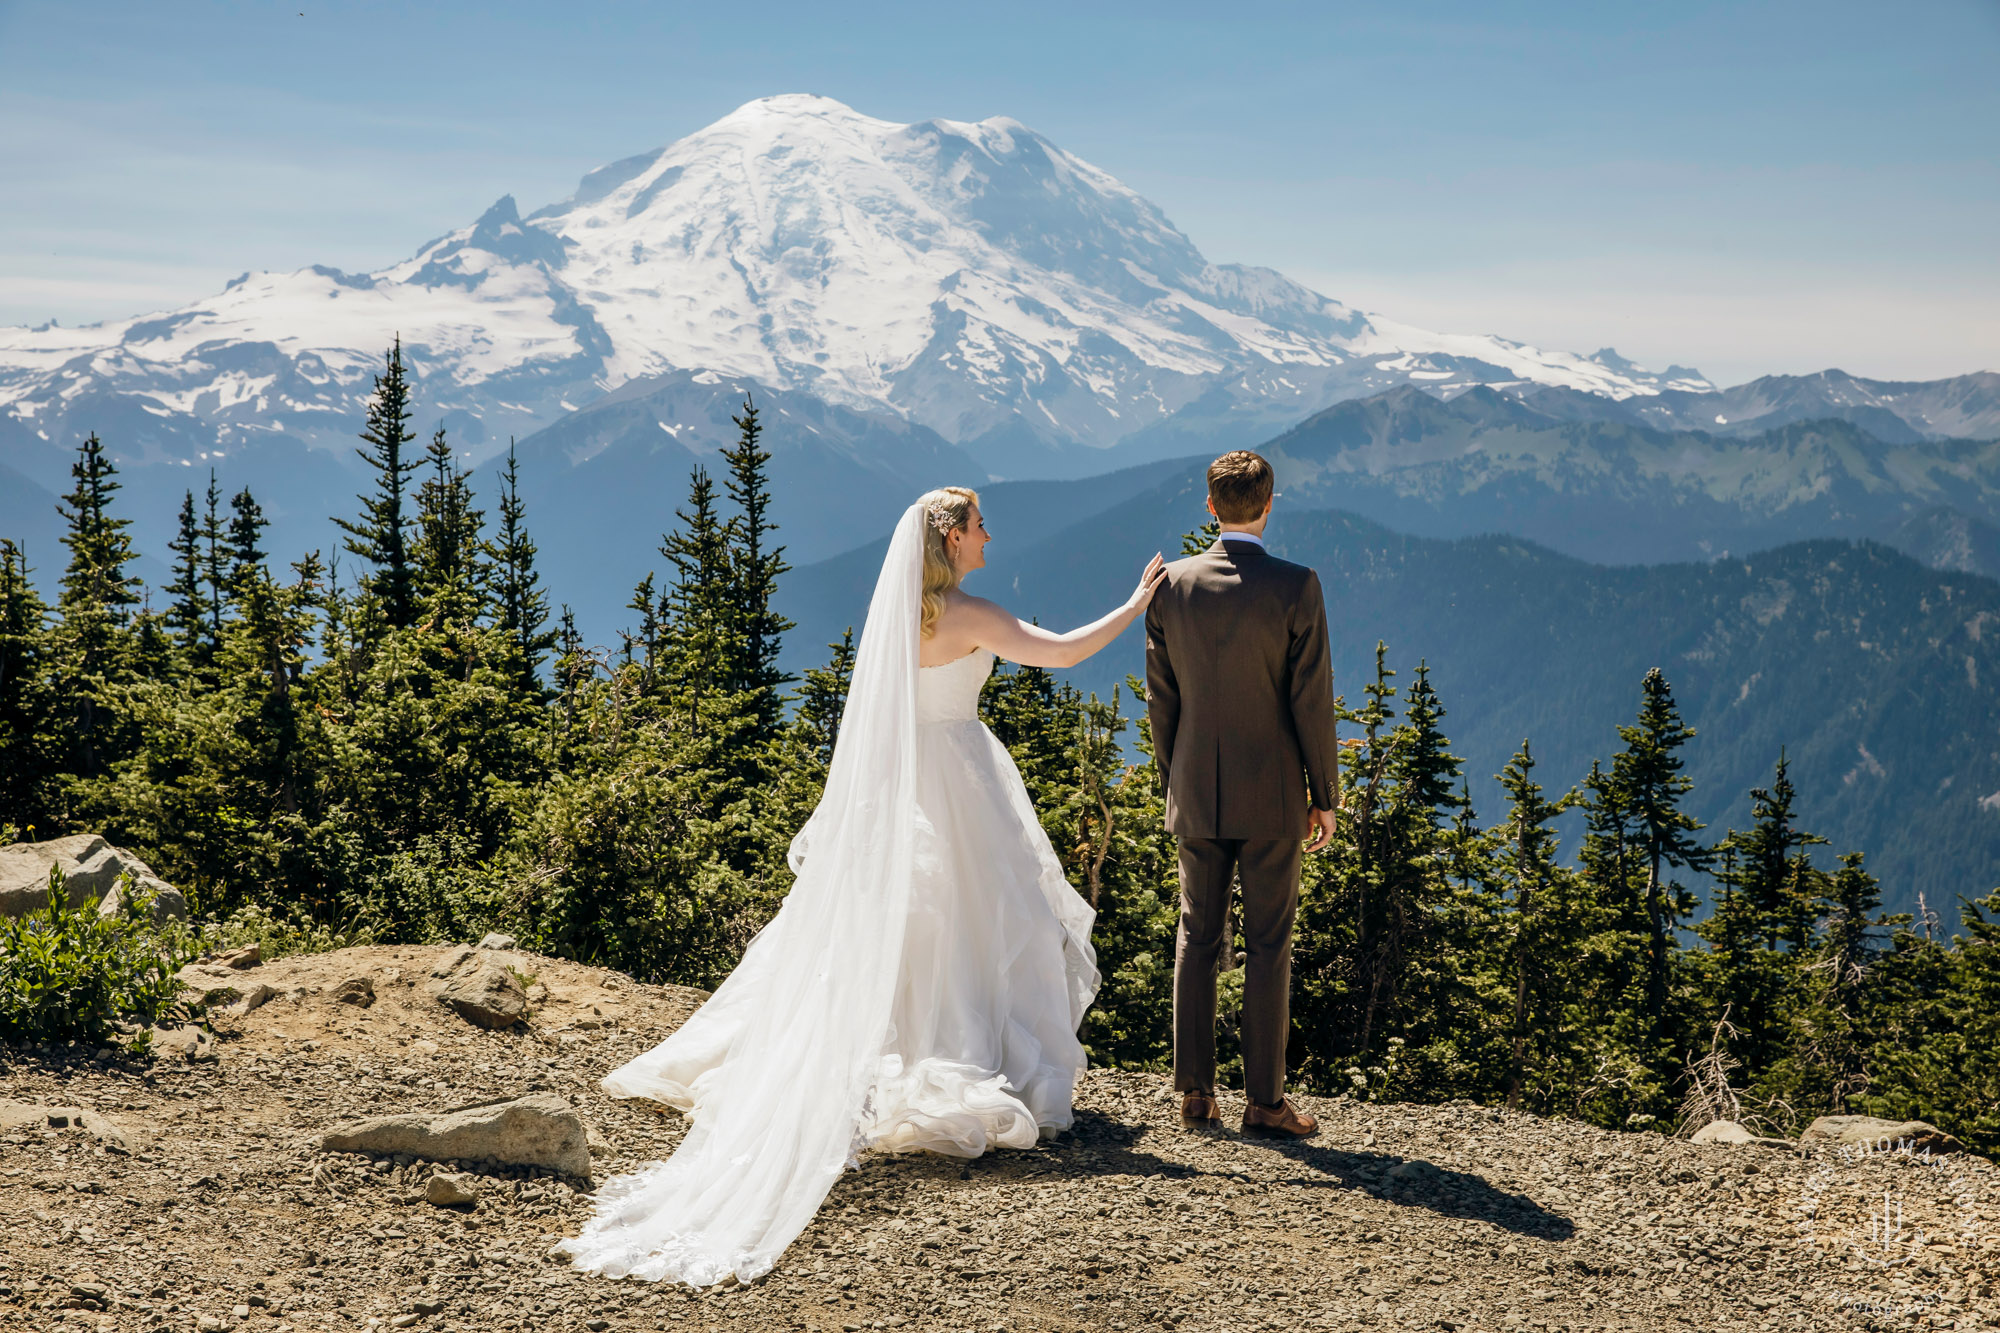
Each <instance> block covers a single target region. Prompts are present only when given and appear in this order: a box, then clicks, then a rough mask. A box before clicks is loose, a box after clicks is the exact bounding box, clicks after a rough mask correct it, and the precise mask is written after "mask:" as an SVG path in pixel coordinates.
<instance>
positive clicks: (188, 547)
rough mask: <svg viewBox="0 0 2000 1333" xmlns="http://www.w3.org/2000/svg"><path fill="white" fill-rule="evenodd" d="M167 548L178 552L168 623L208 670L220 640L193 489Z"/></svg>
mask: <svg viewBox="0 0 2000 1333" xmlns="http://www.w3.org/2000/svg"><path fill="white" fill-rule="evenodd" d="M167 549H168V550H169V551H172V552H173V553H174V581H173V582H172V583H170V584H168V585H167V593H168V595H169V596H170V597H172V598H173V604H172V606H171V607H170V608H169V610H168V612H167V623H168V624H169V625H170V626H172V627H173V630H174V634H175V637H176V638H177V639H178V640H179V644H180V649H181V652H182V653H183V654H184V655H185V656H186V658H187V660H188V662H189V663H190V664H191V665H192V666H193V667H194V668H195V669H196V670H197V671H205V670H207V669H208V667H209V665H210V664H211V663H213V662H214V660H215V649H216V640H215V639H214V638H213V637H212V634H213V625H214V621H213V619H212V618H211V614H210V608H209V593H208V590H207V588H206V587H205V586H204V584H203V580H202V570H203V565H204V563H205V562H204V558H203V557H204V555H205V551H204V548H203V544H202V534H201V525H200V522H199V520H198V519H197V518H196V515H195V507H194V492H193V491H189V492H187V495H186V497H185V498H184V499H183V500H182V501H181V515H180V532H179V535H178V536H176V537H175V538H174V540H172V541H170V542H168V543H167Z"/></svg>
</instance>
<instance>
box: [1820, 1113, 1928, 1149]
mask: <svg viewBox="0 0 2000 1333" xmlns="http://www.w3.org/2000/svg"><path fill="white" fill-rule="evenodd" d="M1799 1144H1800V1146H1801V1147H1843V1148H1868V1149H1872V1150H1874V1151H1877V1152H1892V1151H1895V1150H1896V1149H1899V1148H1900V1149H1906V1150H1908V1151H1910V1152H1926V1151H1928V1152H1934V1153H1938V1152H1957V1151H1958V1150H1959V1149H1960V1148H1962V1147H1964V1145H1963V1144H1961V1143H1960V1142H1959V1141H1958V1140H1957V1139H1955V1138H1953V1137H1952V1136H1951V1135H1949V1134H1947V1133H1945V1132H1944V1131H1943V1130H1941V1129H1939V1128H1938V1127H1937V1126H1936V1125H1933V1124H1931V1123H1930V1122H1928V1121H1925V1120H1878V1119H1877V1118H1875V1117H1874V1116H1872V1115H1823V1116H1821V1117H1820V1118H1819V1119H1817V1120H1815V1121H1813V1122H1812V1124H1810V1125H1808V1126H1806V1132H1805V1133H1803V1134H1801V1135H1799Z"/></svg>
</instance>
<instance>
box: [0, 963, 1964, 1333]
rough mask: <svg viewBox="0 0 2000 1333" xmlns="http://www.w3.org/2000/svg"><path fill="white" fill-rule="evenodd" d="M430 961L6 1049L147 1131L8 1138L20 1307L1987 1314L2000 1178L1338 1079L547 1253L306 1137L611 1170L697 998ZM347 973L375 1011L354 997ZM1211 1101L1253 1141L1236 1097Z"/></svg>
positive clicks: (1758, 1316)
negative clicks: (445, 984)
mask: <svg viewBox="0 0 2000 1333" xmlns="http://www.w3.org/2000/svg"><path fill="white" fill-rule="evenodd" d="M444 954H445V951H443V950H440V949H437V948H367V949H350V950H343V951H340V952H338V953H332V954H324V955H318V956H313V957H306V958H297V959H282V960H279V961H277V962H274V963H270V964H266V965H265V966H263V967H259V968H255V969H252V970H250V972H248V973H246V976H248V977H251V978H254V980H256V981H258V982H261V983H263V984H266V985H269V986H270V987H272V989H273V991H274V992H275V997H274V998H272V999H271V1000H269V1001H268V1002H266V1003H265V1004H263V1005H262V1006H261V1007H259V1008H257V1009H255V1010H253V1011H251V1012H249V1013H247V1014H241V1015H225V1016H222V1017H220V1018H218V1019H217V1020H216V1024H215V1026H216V1031H217V1040H216V1041H215V1042H213V1043H212V1047H213V1049H214V1050H215V1051H216V1053H217V1054H216V1058H215V1059H214V1060H212V1061H204V1062H199V1063H192V1064H190V1063H183V1062H180V1061H177V1060H169V1059H161V1060H156V1061H133V1060H124V1059H119V1058H116V1057H109V1056H107V1057H106V1058H104V1059H101V1060H100V1059H98V1058H97V1054H96V1053H95V1052H91V1051H83V1050H76V1049H59V1050H53V1051H23V1050H12V1051H8V1050H4V1049H0V1060H4V1062H5V1063H4V1065H0V1084H4V1087H0V1096H4V1097H7V1098H11V1099H14V1100H15V1101H18V1102H24V1103H30V1104H37V1105H41V1106H46V1107H78V1108H87V1109H88V1110H90V1111H94V1112H96V1113H97V1116H98V1117H100V1118H109V1119H110V1120H111V1121H113V1122H114V1123H115V1124H116V1126H117V1127H118V1128H119V1129H120V1130H121V1131H122V1132H123V1135H124V1142H125V1143H126V1145H127V1146H128V1148H129V1151H127V1152H120V1151H118V1150H117V1149H116V1148H115V1147H108V1146H106V1141H105V1140H104V1139H102V1138H100V1137H98V1136H97V1135H96V1134H94V1133H93V1132H91V1131H90V1130H89V1129H88V1128H81V1127H78V1126H76V1125H73V1124H70V1125H64V1126H62V1127H56V1126H53V1125H49V1124H46V1123H36V1122H35V1119H34V1117H32V1116H29V1117H26V1123H22V1118H21V1117H13V1118H10V1119H9V1120H8V1121H7V1126H8V1127H7V1128H5V1129H4V1131H0V1327H4V1328H23V1329H34V1330H37V1331H38V1333H39V1331H40V1330H47V1329H71V1328H77V1329H102V1330H148V1329H155V1328H160V1329H190V1330H197V1331H199V1330H210V1331H211V1333H213V1331H215V1330H222V1329H238V1328H240V1329H243V1330H246V1331H247V1333H262V1331H264V1330H269V1331H270V1333H287V1330H300V1331H301V1333H304V1331H306V1330H322V1329H325V1330H335V1329H338V1330H349V1329H360V1330H366V1329H369V1328H371V1327H378V1328H398V1327H411V1328H420V1329H425V1330H444V1329H450V1330H463V1331H466V1333H471V1331H473V1330H477V1331H478V1333H485V1331H486V1330H505V1329H521V1330H536V1331H537V1333H539V1331H540V1330H569V1329H586V1330H669V1329H671V1330H681V1329H740V1330H746V1331H751V1330H759V1331H760V1330H763V1329H815V1330H856V1329H864V1328H865V1329H873V1328H900V1329H908V1330H980V1331H981V1333H990V1331H991V1330H996V1329H1001V1330H1030V1329H1047V1330H1068V1329H1135V1330H1136V1329H1140V1328H1155V1327H1162V1326H1170V1327H1178V1328H1181V1329H1187V1330H1237V1329H1264V1328H1270V1329H1294V1328H1306V1329H1322V1328H1323V1329H1359V1328H1364V1327H1369V1328H1425V1329H1448V1330H1456V1329H1480V1330H1486V1329H1491V1330H1508V1329H1535V1330H1550V1331H1551V1333H1554V1331H1557V1330H1565V1329H1609V1328H1629V1329H1646V1330H1649V1331H1650V1330H1654V1329H1659V1328H1669V1329H1681V1328H1689V1329H1714V1328H1720V1327H1731V1328H1738V1329H1749V1330H1788V1329H1806V1328H1812V1329H1817V1328H1854V1327H1866V1326H1870V1325H1871V1324H1873V1325H1879V1326H1881V1327H1912V1326H1915V1325H1916V1324H1919V1323H1921V1324H1922V1325H1923V1326H1925V1327H1947V1328H1951V1327H1956V1328H1975V1327H2000V1318H1996V1316H1995V1315H1994V1314H1993V1312H1994V1311H1995V1310H2000V1299H1997V1298H1996V1289H1995V1273H1996V1256H1997V1255H2000V1249H1996V1240H2000V1212H1996V1210H1995V1204H1996V1201H2000V1194H1996V1192H1995V1190H1994V1188H1993V1186H1994V1167H1993V1166H1992V1165H1991V1164H1990V1163H1987V1162H1984V1161H1981V1160H1979V1159H1975V1158H1969V1157H1968V1158H1962V1159H1954V1160H1953V1161H1952V1162H1951V1163H1950V1164H1949V1166H1948V1167H1946V1168H1940V1167H1939V1166H1938V1165H1937V1164H1936V1163H1935V1162H1932V1163H1921V1162H1916V1161H1913V1160H1911V1159H1908V1158H1901V1159H1899V1158H1898V1157H1897V1156H1896V1155H1894V1154H1885V1155H1876V1156H1873V1157H1864V1158H1860V1159H1843V1158H1841V1157H1839V1156H1838V1155H1834V1154H1825V1153H1822V1154H1819V1155H1806V1154H1797V1153H1786V1152H1782V1151H1774V1150H1770V1149H1757V1148H1748V1147H1725V1146H1696V1145H1692V1144H1688V1143H1684V1142H1678V1141H1665V1140H1661V1139H1659V1138H1657V1137H1652V1136H1644V1135H1635V1134H1623V1135H1621V1134H1611V1133H1606V1132H1604V1131H1600V1130H1596V1129H1591V1128H1588V1127H1586V1126H1582V1125H1577V1124H1573V1123H1569V1122H1564V1121H1544V1120H1538V1119H1535V1118H1533V1117H1529V1116H1521V1115H1513V1114H1509V1113H1505V1112H1501V1111H1495V1110H1490V1109H1488V1108H1484V1107H1478V1106H1473V1105H1470V1104H1457V1105H1449V1106H1428V1107H1418V1106H1399V1105H1368V1104H1362V1103H1356V1102H1353V1101H1350V1100H1346V1099H1331V1100H1316V1099H1306V1104H1307V1105H1308V1106H1309V1107H1310V1108H1311V1109H1312V1110H1313V1111H1314V1112H1315V1113H1316V1114H1318V1115H1319V1116H1320V1117H1321V1120H1322V1124H1323V1125H1324V1129H1323V1130H1322V1133H1321V1136H1320V1137H1319V1138H1318V1139H1317V1140H1314V1141H1312V1142H1310V1143H1307V1144H1273V1143H1270V1142H1268V1141H1265V1140H1260V1139H1247V1138H1243V1137H1240V1136H1238V1135H1236V1134H1235V1133H1233V1132H1226V1133H1222V1134H1217V1135H1213V1136H1209V1135H1194V1134H1189V1133H1186V1132H1184V1131H1183V1130H1181V1129H1180V1127H1179V1124H1178V1120H1177V1118H1176V1115H1175V1112H1176V1109H1177V1103H1176V1101H1175V1099H1174V1097H1173V1096H1172V1094H1171V1092H1170V1090H1169V1088H1168V1086H1167V1083H1166V1080H1165V1079H1163V1078H1161V1077H1159V1076H1156V1075H1149V1074H1131V1073H1120V1072H1113V1071H1092V1072H1091V1073H1090V1074H1088V1075H1086V1077H1085V1079H1084V1082H1083V1085H1082V1086H1081V1088H1080V1089H1079V1090H1078V1110H1079V1114H1078V1120H1077V1125H1076V1128H1075V1130H1074V1131H1073V1132H1071V1133H1070V1134H1068V1135H1065V1136H1063V1137H1062V1138H1060V1139H1058V1140H1056V1141H1055V1142H1053V1143H1050V1144H1046V1145H1044V1146H1042V1147H1041V1148H1038V1149H1035V1150H1032V1151H1027V1152H1001V1153H996V1154H994V1155H992V1156H989V1157H986V1158H981V1159H978V1160H976V1161H972V1162H969V1163H967V1162H959V1161H956V1160H948V1159H944V1158H938V1157H930V1156H914V1157H903V1158H877V1159H871V1160H868V1161H866V1162H865V1163H864V1164H863V1167H862V1169H861V1170H860V1171H857V1172H850V1173H848V1174H847V1175H846V1176H844V1177H843V1178H842V1179H841V1181H840V1183H839V1184H838V1185H837V1186H836V1188H835V1189H834V1191H833V1193H832V1195H831V1196H830V1197H829V1198H828V1200H827V1203H826V1205H825V1207H824V1208H823V1209H822V1210H821V1212H820V1215H819V1217H818V1219H817V1220H816V1221H815V1223H814V1224H813V1226H812V1227H811V1228H810V1229H809V1230H808V1231H807V1232H806V1233H805V1235H804V1236H802V1237H801V1238H800V1239H799V1241H798V1242H797V1243H796V1244H795V1245H794V1246H793V1248H792V1249H791V1251H790V1252H789V1253H788V1254H787V1255H786V1256H785V1258H784V1259H783V1261H781V1263H780V1264H779V1266H778V1268H777V1270H776V1271H775V1272H773V1273H772V1274H771V1275H770V1276H769V1277H768V1278H766V1279H765V1280H764V1281H762V1282H759V1283H756V1284H753V1285H751V1286H749V1287H747V1288H736V1289H732V1290H727V1291H716V1292H703V1293H695V1292H690V1291H687V1290H685V1289H683V1288H675V1287H661V1286H657V1285H649V1284H645V1283H637V1282H629V1281H628V1282H610V1281H606V1280H604V1279H601V1278H597V1277H592V1276H588V1275H585V1274H580V1273H576V1272H574V1271H573V1270H571V1269H569V1268H568V1267H567V1266H566V1265H565V1264H564V1263H562V1262H561V1261H559V1260H556V1259H552V1258H550V1257H549V1255H548V1253H547V1251H548V1248H549V1246H550V1245H551V1244H553V1243H554V1241H556V1240H557V1239H558V1238H560V1237H562V1236H566V1235H572V1234H574V1233H575V1231H576V1228H577V1226H578V1224H579V1223H580V1221H581V1219H582V1218H583V1217H584V1216H585V1215H586V1213H587V1212H588V1209H589V1205H590V1197H589V1194H588V1190H589V1188H590V1184H589V1182H588V1181H584V1180H579V1179H565V1178H561V1177H557V1176H554V1175H552V1174H550V1173H548V1172H540V1171H535V1170H530V1169H526V1168H505V1167H496V1166H493V1165H492V1164H481V1163H457V1164H453V1165H452V1166H450V1167H448V1168H446V1169H448V1170H452V1171H454V1172H455V1173H461V1174H462V1175H463V1176H464V1177H466V1183H468V1184H469V1185H470V1186H471V1187H473V1188H474V1189H475V1190H476V1191H477V1194H478V1203H477V1204H476V1205H475V1206H473V1207H471V1208H469V1209H468V1208H466V1207H465V1206H464V1205H459V1206H456V1207H446V1206H439V1205H437V1204H433V1203H430V1202H427V1201H426V1193H427V1191H428V1189H429V1185H430V1179H431V1176H432V1175H433V1174H434V1173H435V1169H434V1168H433V1167H432V1166H431V1165H430V1164H426V1163H421V1162H406V1163H399V1162H397V1161H395V1160H393V1159H392V1160H375V1159H371V1158H366V1157H361V1156H358V1155H352V1154H338V1153H333V1154H329V1153H321V1152H319V1151H317V1149H316V1148H315V1146H314V1145H315V1143H316V1140H317V1136H318V1134H319V1133H320V1132H321V1131H322V1130H323V1129H325V1128H326V1127H328V1126H329V1125H330V1124H332V1123H334V1122H335V1121H338V1120H340V1119H342V1118H344V1117H347V1116H353V1115H368V1114H378V1113H385V1112H393V1111H410V1110H443V1109H446V1108H448V1107H451V1106H456V1105H461V1104H464V1103H467V1102H473V1101H479V1100H483V1099H488V1098H495V1097H505V1096H512V1095H519V1094H522V1093H527V1092H531V1091H554V1092H557V1093H560V1094H561V1095H562V1096H563V1097H565V1098H566V1099H567V1100H568V1101H569V1102H570V1104H571V1105H573V1106H574V1107H575V1108H576V1109H577V1112H578V1114H579V1115H580V1116H581V1117H582V1119H583V1120H584V1122H585V1124H586V1125H587V1126H588V1127H589V1128H590V1129H591V1130H592V1131H593V1134H594V1136H595V1137H596V1139H597V1143H596V1146H595V1147H594V1150H593V1151H594V1154H595V1155H594V1157H593V1174H594V1175H595V1176H596V1177H597V1178H598V1179H600V1180H601V1179H603V1178H605V1177H606V1176H608V1175H611V1174H613V1173H616V1172H618V1171H622V1170H627V1169H630V1168H632V1167H635V1166H638V1165H640V1164H642V1163H644V1162H646V1161H650V1160H657V1159H658V1158H660V1157H662V1156H665V1155H666V1154H667V1153H669V1152H671V1151H672V1149H673V1145H674V1144H675V1143H676V1142H677V1141H678V1139H679V1136H680V1133H681V1122H680V1120H679V1118H678V1117H677V1116H674V1115H671V1114H666V1115H660V1114H654V1113H652V1112H650V1111H648V1110H646V1109H643V1108H642V1107H640V1106H637V1105H632V1104H626V1103H620V1102H616V1101H613V1100H612V1099H610V1098H608V1097H606V1096H605V1095H604V1094H603V1092H602V1091H601V1090H600V1089H599V1088H598V1086H597V1080H598V1078H599V1077H601V1076H602V1075H603V1074H604V1072H605V1071H607V1070H609V1069H610V1068H612V1067H613V1066H615V1065H617V1064H619V1063H622V1062H623V1061H624V1060H626V1059H629V1058H630V1057H631V1056H633V1055H635V1054H637V1053H638V1052H639V1051H641V1050H644V1049H645V1048H646V1047H648V1046H650V1045H652V1044H653V1043H654V1042H656V1041H658V1040H659V1039H660V1037H661V1036H662V1035H663V1034H664V1033H666V1032H668V1031H671V1030H672V1028H673V1027H674V1026H676V1025H677V1024H679V1023H680V1022H681V1021H682V1020H683V1019H684V1018H685V1017H686V1016H687V1014H689V1013H690V1012H692V1010H693V1008H694V1006H695V1005H696V1004H697V1003H699V1001H700V998H701V996H700V993H699V992H695V991H687V990H679V989H674V988H666V987H653V986H642V985H637V984H635V983H634V982H632V981H631V980H630V979H629V978H627V977H623V976H621V975H619V974H617V973H612V972H607V971H604V970H601V969H596V968H589V967H582V966H579V965H577V964H573V963H566V962H562V961H560V960H555V959H548V958H541V957H537V956H533V955H511V957H512V958H513V959H514V960H515V963H516V966H517V970H519V971H520V972H521V973H522V974H523V976H524V978H526V981H525V982H524V984H526V985H527V987H528V989H529V992H530V995H531V997H532V1008H531V1011H530V1015H529V1018H528V1021H527V1022H526V1023H524V1024H523V1025H520V1026H518V1027H515V1028H511V1029H503V1030H499V1031H488V1030H485V1029H482V1028H478V1027H474V1026H473V1025H471V1024H470V1023H468V1022H466V1021H465V1020H464V1019H462V1018H460V1017H458V1015H457V1014H455V1013H454V1012H452V1011H451V1010H450V1009H447V1008H445V1007H444V1006H443V1005H442V1004H440V1003H439V1002H438V1001H436V1000H435V999H433V998H432V997H431V995H430V993H429V986H430V984H431V982H432V981H433V980H434V978H433V977H432V975H431V973H432V969H433V967H434V966H435V965H436V964H437V963H438V962H439V960H440V958H441V957H442V956H443V955H444ZM358 978H366V979H367V981H368V982H369V988H370V989H371V990H372V993H373V996H374V999H373V1001H372V1003H368V1004H365V1005H363V1004H359V1003H353V1002H347V1001H344V1000H343V999H341V998H338V997H339V996H341V995H343V994H345V995H347V996H348V997H349V1000H351V999H352V998H353V996H354V993H355V991H356V990H357V989H358V988H354V987H347V988H346V989H345V990H344V991H343V987H344V986H345V984H346V983H349V982H352V981H354V980H356V979H358ZM804 1091H809V1090H802V1092H804ZM1223 1111H1224V1115H1225V1116H1226V1117H1229V1120H1230V1123H1232V1124H1233V1123H1234V1118H1235V1117H1237V1116H1239V1115H1240V1114H1241V1102H1240V1099H1239V1098H1232V1097H1228V1096H1225V1099H1224V1106H1223ZM86 1118H87V1119H88V1117H86ZM441 1194H443V1195H445V1196H449V1197H456V1196H454V1195H451V1192H450V1191H448V1190H447V1191H441ZM1884 1198H1888V1199H1891V1200H1892V1201H1893V1202H1894V1203H1895V1204H1896V1205H1898V1207H1899V1208H1900V1207H1901V1206H1902V1205H1903V1204H1904V1203H1905V1202H1906V1200H1907V1203H1908V1208H1907V1213H1906V1214H1905V1213H1902V1212H1899V1213H1898V1215H1899V1216H1907V1217H1908V1218H1911V1219H1918V1218H1921V1219H1924V1224H1923V1226H1922V1228H1920V1229H1919V1228H1912V1229H1910V1230H1909V1232H1908V1234H1904V1235H1902V1236H1901V1237H1900V1238H1899V1239H1897V1240H1896V1242H1895V1244H1894V1245H1893V1246H1890V1245H1888V1244H1886V1243H1885V1244H1876V1243H1875V1242H1874V1241H1872V1240H1871V1239H1870V1236H1871V1232H1870V1230H1869V1225H1870V1224H1869V1218H1870V1217H1872V1216H1873V1212H1872V1211H1871V1210H1875V1211H1881V1210H1882V1208H1883V1205H1881V1204H1880V1203H1879V1200H1881V1199H1884ZM1919 1230H1920V1231H1921V1234H1918V1231H1919ZM1885 1234H1886V1233H1885ZM1871 1247H1872V1248H1871Z"/></svg>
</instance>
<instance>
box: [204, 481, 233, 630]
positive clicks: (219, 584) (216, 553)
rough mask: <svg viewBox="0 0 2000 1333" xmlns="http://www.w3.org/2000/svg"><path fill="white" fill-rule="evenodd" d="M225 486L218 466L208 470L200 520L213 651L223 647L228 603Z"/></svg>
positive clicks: (205, 593)
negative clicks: (218, 476)
mask: <svg viewBox="0 0 2000 1333" xmlns="http://www.w3.org/2000/svg"><path fill="white" fill-rule="evenodd" d="M221 504H222V489H221V487H220V486H219V485H218V484H217V482H216V478H215V469H214V468H210V469H209V470H208V496H207V506H206V508H205V509H204V510H203V512H202V520H201V544H202V553H201V578H202V584H203V593H202V598H203V600H204V601H205V602H206V603H207V605H208V642H209V645H210V651H211V654H213V653H217V652H220V651H222V619H223V616H222V613H223V611H224V610H225V609H226V608H227V606H228V603H229V571H228V557H229V549H228V546H229V543H228V537H227V534H226V533H225V531H224V529H223V524H222V511H221Z"/></svg>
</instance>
